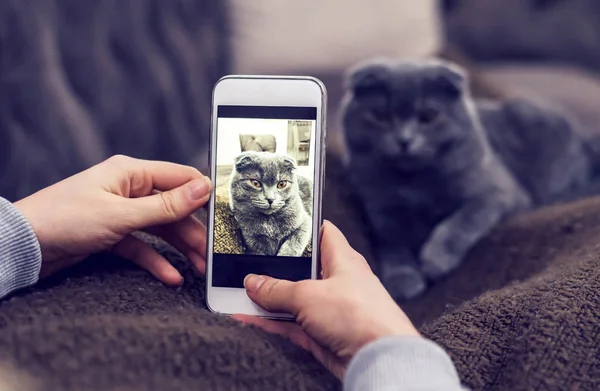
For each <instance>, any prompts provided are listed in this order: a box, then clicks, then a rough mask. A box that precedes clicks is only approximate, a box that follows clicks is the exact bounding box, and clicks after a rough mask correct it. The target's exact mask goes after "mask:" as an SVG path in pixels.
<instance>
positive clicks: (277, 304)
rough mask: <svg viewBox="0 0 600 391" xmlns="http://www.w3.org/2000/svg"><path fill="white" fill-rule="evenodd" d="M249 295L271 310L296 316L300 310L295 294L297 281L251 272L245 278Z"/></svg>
mask: <svg viewBox="0 0 600 391" xmlns="http://www.w3.org/2000/svg"><path fill="white" fill-rule="evenodd" d="M244 287H245V288H246V292H247V293H248V297H249V298H250V299H251V300H252V301H253V302H255V303H256V304H258V305H259V306H261V307H262V308H263V309H265V310H266V311H269V312H284V313H288V314H292V315H294V316H296V315H297V314H298V311H299V310H300V309H299V308H298V307H299V305H298V303H297V300H296V299H295V298H296V296H297V295H296V294H295V290H296V283H293V282H291V281H286V280H279V279H277V278H271V277H266V276H258V275H256V274H249V275H247V276H246V278H245V279H244Z"/></svg>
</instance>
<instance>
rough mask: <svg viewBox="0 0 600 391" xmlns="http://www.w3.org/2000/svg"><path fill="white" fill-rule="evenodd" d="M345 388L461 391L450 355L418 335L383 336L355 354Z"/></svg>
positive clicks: (360, 390)
mask: <svg viewBox="0 0 600 391" xmlns="http://www.w3.org/2000/svg"><path fill="white" fill-rule="evenodd" d="M344 390H345V391H365V390H369V391H395V390H402V391H425V390H445V391H461V390H463V387H462V386H461V384H460V380H459V378H458V374H457V373H456V369H455V368H454V364H453V363H452V360H450V357H448V354H447V353H446V352H444V350H443V349H441V348H440V347H439V346H437V345H436V344H435V343H432V342H431V341H429V340H427V339H424V338H419V337H413V336H410V337H407V336H391V337H386V338H380V339H378V340H376V341H374V342H372V343H370V344H368V345H366V346H364V347H363V348H362V349H361V350H360V351H359V353H358V354H357V355H356V356H354V358H353V359H352V360H351V362H350V364H348V370H347V371H346V376H345V377H344Z"/></svg>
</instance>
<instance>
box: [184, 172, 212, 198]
mask: <svg viewBox="0 0 600 391" xmlns="http://www.w3.org/2000/svg"><path fill="white" fill-rule="evenodd" d="M210 187H211V183H210V180H209V179H208V178H207V177H203V178H202V179H195V180H193V181H192V182H190V184H189V185H188V189H189V192H190V199H191V200H192V201H198V200H199V199H201V198H204V197H205V196H206V194H208V192H209V191H210Z"/></svg>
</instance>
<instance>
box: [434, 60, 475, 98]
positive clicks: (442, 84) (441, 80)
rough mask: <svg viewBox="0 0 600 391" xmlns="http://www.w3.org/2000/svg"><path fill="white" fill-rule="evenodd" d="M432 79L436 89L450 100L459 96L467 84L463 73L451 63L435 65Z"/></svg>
mask: <svg viewBox="0 0 600 391" xmlns="http://www.w3.org/2000/svg"><path fill="white" fill-rule="evenodd" d="M433 79H434V81H435V83H436V88H437V89H438V90H439V91H440V92H443V93H444V94H446V95H448V96H449V97H452V98H457V97H459V96H461V95H462V93H463V91H464V90H465V87H466V84H467V83H466V82H467V76H466V74H465V71H464V70H463V69H462V68H460V67H459V66H458V65H454V64H451V63H442V64H439V65H437V66H436V67H435V69H434V75H433Z"/></svg>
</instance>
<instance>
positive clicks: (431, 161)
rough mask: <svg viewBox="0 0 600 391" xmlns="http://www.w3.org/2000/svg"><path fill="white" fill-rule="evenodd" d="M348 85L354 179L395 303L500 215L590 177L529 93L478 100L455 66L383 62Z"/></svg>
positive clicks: (580, 154) (573, 137) (347, 132)
mask: <svg viewBox="0 0 600 391" xmlns="http://www.w3.org/2000/svg"><path fill="white" fill-rule="evenodd" d="M347 88H348V91H347V93H346V96H345V99H344V103H343V110H342V116H343V125H344V137H345V142H346V147H347V151H346V152H347V162H346V164H347V169H348V175H349V177H350V180H351V182H352V183H353V187H354V189H355V191H356V192H357V194H358V196H359V197H360V198H361V200H362V203H363V206H364V212H365V214H366V218H367V220H368V223H369V229H370V234H371V236H372V240H373V242H374V244H375V247H376V250H377V254H378V261H379V262H378V265H379V270H378V274H379V276H380V278H381V279H382V281H383V283H384V284H385V286H386V287H387V289H388V291H389V292H390V293H391V294H392V296H394V298H396V299H408V298H412V297H415V296H417V295H419V294H421V293H422V292H423V291H424V290H425V289H426V287H427V280H429V281H433V280H435V279H438V278H440V277H442V276H444V275H446V274H447V273H449V272H450V271H451V270H453V269H454V268H456V267H457V266H459V264H460V263H461V261H462V259H463V257H464V256H465V255H466V253H467V252H468V251H469V250H470V249H471V248H472V247H473V246H474V245H475V244H476V243H477V242H478V241H479V240H480V239H481V238H482V237H484V236H485V235H487V234H488V233H489V231H490V230H491V229H492V228H493V227H494V226H495V225H496V224H498V223H499V222H500V221H501V220H503V219H505V218H506V217H508V216H511V215H513V214H515V213H517V212H520V211H523V210H526V209H528V208H530V207H532V206H536V205H540V204H542V203H544V202H545V201H547V200H548V199H550V198H552V197H554V196H557V195H558V194H559V193H561V192H564V191H568V190H569V189H570V188H574V187H578V186H581V185H583V184H585V183H586V182H587V181H589V179H590V176H591V174H590V173H591V168H590V160H589V157H588V155H587V149H586V145H585V143H584V141H583V140H582V139H581V138H580V137H579V136H578V134H577V133H576V132H574V131H573V129H572V127H571V124H570V123H569V122H568V121H567V120H566V119H564V118H563V117H561V116H560V115H559V114H558V113H555V112H552V111H551V110H547V109H544V108H541V107H538V106H535V105H533V104H531V103H529V102H527V101H525V100H523V99H514V100H509V101H507V102H506V103H491V102H485V103H484V102H482V103H481V104H477V105H476V104H475V102H474V101H473V99H472V98H471V96H470V94H469V92H468V91H469V88H468V81H467V78H466V76H465V74H464V72H463V71H462V69H460V68H458V67H456V66H455V65H453V64H451V63H447V62H442V61H439V60H426V61H418V62H392V61H389V60H376V61H372V62H369V63H364V64H360V65H359V66H358V67H356V68H355V69H354V70H352V71H351V72H350V76H349V80H348V86H347ZM436 113H437V114H436Z"/></svg>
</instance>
